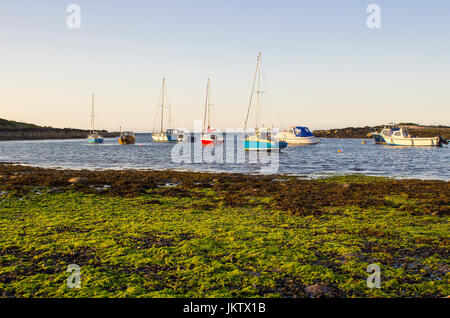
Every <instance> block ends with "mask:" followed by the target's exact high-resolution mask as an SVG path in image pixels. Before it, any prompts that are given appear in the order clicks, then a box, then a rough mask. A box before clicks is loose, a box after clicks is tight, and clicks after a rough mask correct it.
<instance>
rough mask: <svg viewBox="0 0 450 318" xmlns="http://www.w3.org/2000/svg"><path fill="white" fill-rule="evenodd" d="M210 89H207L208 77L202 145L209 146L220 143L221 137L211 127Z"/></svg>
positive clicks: (207, 86)
mask: <svg viewBox="0 0 450 318" xmlns="http://www.w3.org/2000/svg"><path fill="white" fill-rule="evenodd" d="M209 94H210V89H209V78H208V82H207V84H206V102H205V116H204V118H203V131H202V137H201V141H202V145H203V146H209V145H215V144H222V143H223V137H220V136H219V135H218V134H217V133H216V132H215V131H216V130H215V129H213V128H211V101H210V96H209Z"/></svg>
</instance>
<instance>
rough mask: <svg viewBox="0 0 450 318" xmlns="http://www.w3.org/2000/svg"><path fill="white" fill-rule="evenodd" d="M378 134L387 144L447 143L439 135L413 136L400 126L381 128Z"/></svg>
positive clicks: (434, 144)
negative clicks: (391, 128) (393, 128)
mask: <svg viewBox="0 0 450 318" xmlns="http://www.w3.org/2000/svg"><path fill="white" fill-rule="evenodd" d="M380 136H381V137H382V138H383V139H384V141H385V142H386V144H387V145H389V146H404V147H442V145H443V144H447V143H448V142H447V140H444V139H443V138H442V137H441V136H436V137H413V136H411V135H410V134H409V132H408V130H407V129H406V127H401V128H399V129H398V130H389V129H383V130H382V131H381V133H380Z"/></svg>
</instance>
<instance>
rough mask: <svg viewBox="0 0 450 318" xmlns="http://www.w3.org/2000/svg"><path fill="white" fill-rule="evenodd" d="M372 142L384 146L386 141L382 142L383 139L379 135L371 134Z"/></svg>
mask: <svg viewBox="0 0 450 318" xmlns="http://www.w3.org/2000/svg"><path fill="white" fill-rule="evenodd" d="M372 137H373V140H374V141H375V143H376V144H384V145H385V144H386V141H384V138H383V136H382V135H380V134H372Z"/></svg>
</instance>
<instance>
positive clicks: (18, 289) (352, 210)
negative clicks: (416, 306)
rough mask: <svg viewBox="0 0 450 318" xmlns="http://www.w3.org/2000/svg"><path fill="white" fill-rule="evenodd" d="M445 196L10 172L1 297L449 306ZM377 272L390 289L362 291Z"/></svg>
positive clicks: (351, 186)
mask: <svg viewBox="0 0 450 318" xmlns="http://www.w3.org/2000/svg"><path fill="white" fill-rule="evenodd" d="M448 193H450V183H449V182H445V181H433V180H396V179H387V178H375V177H367V176H361V175H353V176H337V177H330V178H323V179H317V180H305V179H302V178H298V177H289V176H283V175H280V176H251V175H242V174H225V173H192V172H177V171H136V170H125V171H115V170H108V171H87V170H83V171H76V170H54V169H42V168H34V167H26V166H20V165H13V164H8V163H3V164H0V224H1V226H0V255H1V258H0V259H1V260H0V296H1V297H447V296H448V295H449V294H450V290H449V278H450V273H449V267H448V263H449V245H450V244H449V238H448V233H449V229H450V228H449V214H450V198H449V195H448ZM69 264H77V265H79V266H80V270H81V288H79V289H70V288H68V287H67V285H66V279H67V278H68V276H69V275H70V273H67V272H66V269H67V266H68V265H69ZM370 264H377V265H378V266H379V267H380V270H381V286H380V287H381V288H373V289H371V288H368V287H367V283H366V280H367V278H368V277H369V275H371V273H368V272H367V271H366V270H367V267H368V265H370Z"/></svg>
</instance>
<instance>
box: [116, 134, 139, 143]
mask: <svg viewBox="0 0 450 318" xmlns="http://www.w3.org/2000/svg"><path fill="white" fill-rule="evenodd" d="M135 142H136V137H135V136H134V132H132V131H124V132H122V131H121V132H120V137H119V144H121V145H134V143H135Z"/></svg>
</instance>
